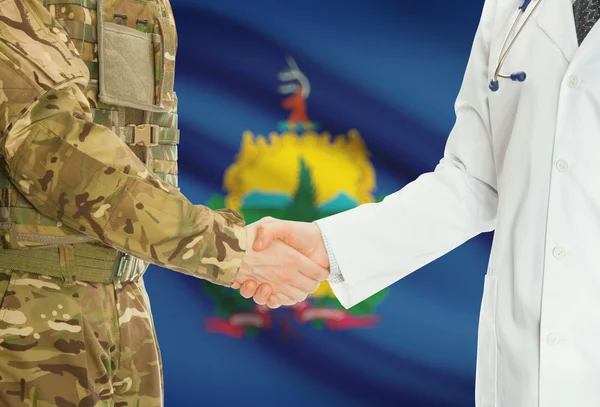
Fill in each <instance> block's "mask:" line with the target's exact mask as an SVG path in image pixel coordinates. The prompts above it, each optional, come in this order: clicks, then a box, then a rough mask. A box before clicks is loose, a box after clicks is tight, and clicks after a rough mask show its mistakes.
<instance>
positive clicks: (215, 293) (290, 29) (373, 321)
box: [144, 0, 490, 407]
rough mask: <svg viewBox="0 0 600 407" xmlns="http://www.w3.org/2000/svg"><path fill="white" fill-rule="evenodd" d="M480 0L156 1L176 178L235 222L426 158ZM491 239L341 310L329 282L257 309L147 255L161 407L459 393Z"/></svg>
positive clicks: (348, 193) (363, 193) (422, 166)
mask: <svg viewBox="0 0 600 407" xmlns="http://www.w3.org/2000/svg"><path fill="white" fill-rule="evenodd" d="M482 5H483V2H482V0H467V1H466V3H461V7H460V8H456V4H455V3H453V2H446V1H443V0H432V1H430V2H400V1H398V2H394V1H387V0H353V1H340V0H330V1H329V0H328V1H323V0H303V1H291V0H290V1H283V0H258V1H239V0H238V1H236V0H172V7H173V11H174V13H175V18H176V24H177V31H178V36H179V38H178V44H179V49H178V54H177V61H176V84H175V90H176V92H177V94H178V97H179V106H178V113H179V126H180V128H181V144H180V148H179V152H178V155H179V172H180V177H179V180H180V187H181V191H182V192H183V193H184V194H185V195H186V196H187V197H188V199H190V201H192V202H193V203H195V204H199V205H206V206H209V207H211V208H213V209H218V208H224V207H228V208H233V209H236V210H238V211H239V212H240V213H242V214H243V216H244V218H245V219H246V221H247V222H248V223H250V222H254V221H256V220H258V219H260V218H262V217H264V216H273V217H276V218H282V219H291V220H299V221H308V222H309V221H313V220H316V219H319V218H321V217H325V216H329V215H331V214H335V213H339V212H342V211H345V210H348V209H351V208H354V207H356V206H358V205H361V204H365V203H372V202H378V201H380V200H381V199H383V198H384V197H385V196H386V195H388V194H391V193H393V192H395V191H396V190H398V189H400V188H402V187H403V186H404V185H406V184H407V183H409V182H411V181H412V180H414V179H415V178H416V177H417V176H419V175H420V174H421V173H423V172H426V171H431V170H432V169H433V168H434V167H435V165H436V164H437V162H438V161H439V159H440V158H441V157H442V154H443V150H444V144H445V140H446V138H447V136H448V133H449V131H450V130H451V128H452V124H453V121H454V112H453V104H454V100H455V98H456V95H457V92H458V89H459V86H460V83H461V80H462V77H463V74H464V69H465V66H466V63H467V59H468V56H469V51H470V47H471V42H472V39H473V35H474V32H475V28H476V26H477V23H478V19H479V14H480V12H481V8H482ZM390 227H394V225H390ZM403 233H406V231H403ZM489 243H490V242H489V236H483V237H480V238H478V239H475V240H473V241H471V242H469V243H467V244H466V245H465V246H463V247H461V248H459V249H457V250H456V251H454V252H452V253H450V254H448V255H447V256H444V257H443V258H441V259H439V260H437V261H435V262H433V263H432V264H430V265H427V266H426V267H424V268H423V269H422V270H419V271H417V272H415V273H413V274H412V275H410V276H408V277H406V278H405V279H403V280H401V281H399V282H398V283H396V284H394V285H392V286H391V287H388V288H386V289H385V290H383V291H381V292H380V293H377V294H376V295H374V296H372V297H371V298H369V299H367V300H366V301H364V302H363V303H361V304H358V305H357V306H355V307H353V308H351V309H350V310H346V309H344V308H343V307H341V305H340V304H339V302H338V301H337V299H336V298H335V297H334V295H333V293H332V291H331V288H330V287H329V285H328V284H327V283H323V284H322V285H321V286H320V287H319V289H318V290H317V291H316V292H315V293H314V294H313V295H311V296H310V297H309V298H308V299H307V300H306V301H305V302H303V303H301V304H298V305H297V306H294V307H288V308H281V309H278V310H274V311H273V310H270V309H268V308H265V307H260V306H256V304H254V303H253V302H252V301H249V300H246V299H244V298H242V297H241V296H240V295H239V293H237V292H236V291H234V290H231V289H229V288H226V287H221V286H216V285H211V284H209V283H206V282H204V281H201V280H198V279H194V278H191V277H187V276H184V275H182V274H179V273H176V272H173V271H169V270H164V269H160V268H158V267H151V269H150V270H149V271H148V272H147V273H146V275H145V277H144V279H145V282H146V287H147V289H148V292H149V294H150V300H151V304H152V311H153V314H154V320H155V324H156V328H157V335H158V340H159V343H160V346H161V352H162V359H163V364H164V376H165V405H166V407H187V406H194V407H195V406H272V405H282V406H286V407H295V406H307V405H308V406H343V407H354V406H368V407H370V406H398V407H404V406H406V407H421V406H436V407H438V406H441V407H447V406H457V407H458V406H460V407H469V406H474V377H475V376H474V375H475V355H476V338H477V337H476V335H477V321H478V314H479V306H480V300H481V294H482V287H483V276H484V274H485V270H486V265H487V260H488V254H489ZM357 250H360V247H357ZM399 250H401V248H399ZM365 255H368V254H365ZM364 272H365V274H368V273H369V270H364Z"/></svg>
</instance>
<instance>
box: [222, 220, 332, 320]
mask: <svg viewBox="0 0 600 407" xmlns="http://www.w3.org/2000/svg"><path fill="white" fill-rule="evenodd" d="M246 234H247V241H248V247H247V249H246V255H245V256H244V261H243V264H242V267H241V268H240V270H239V272H238V275H237V278H236V281H235V282H234V284H233V286H232V288H234V289H239V290H240V293H241V295H242V296H243V297H245V298H252V297H253V298H254V301H255V302H256V303H257V304H261V305H267V306H268V307H270V308H278V307H280V306H281V305H294V304H296V303H298V302H302V301H304V300H305V299H306V297H307V296H308V294H310V293H312V292H314V291H315V290H316V289H317V288H318V287H319V285H320V284H321V282H322V281H324V280H327V278H328V277H329V258H328V256H327V252H326V250H325V245H324V243H323V239H322V237H321V232H320V230H319V227H318V226H317V225H315V224H314V223H305V222H292V221H286V220H278V219H273V218H268V217H267V218H263V219H261V220H260V221H258V222H255V223H252V224H250V225H248V226H246Z"/></svg>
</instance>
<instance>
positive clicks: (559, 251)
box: [552, 247, 567, 260]
mask: <svg viewBox="0 0 600 407" xmlns="http://www.w3.org/2000/svg"><path fill="white" fill-rule="evenodd" d="M552 254H553V255H554V257H556V258H557V259H558V260H562V259H564V258H565V256H566V255H567V252H566V250H565V249H563V248H562V247H555V248H554V250H553V251H552Z"/></svg>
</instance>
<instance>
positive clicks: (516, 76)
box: [510, 72, 527, 82]
mask: <svg viewBox="0 0 600 407" xmlns="http://www.w3.org/2000/svg"><path fill="white" fill-rule="evenodd" d="M510 79H511V80H513V81H515V82H525V79H527V75H526V74H525V72H515V73H513V74H511V75H510Z"/></svg>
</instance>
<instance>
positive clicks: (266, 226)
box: [233, 217, 329, 308]
mask: <svg viewBox="0 0 600 407" xmlns="http://www.w3.org/2000/svg"><path fill="white" fill-rule="evenodd" d="M249 227H256V228H257V233H256V237H255V239H254V244H253V246H252V249H253V250H255V251H257V252H266V251H267V250H269V249H270V248H271V247H274V246H278V245H279V244H281V242H283V243H285V244H286V245H289V246H290V247H292V248H294V249H295V250H297V251H298V252H300V253H301V254H302V255H304V256H306V257H307V258H308V259H310V260H311V261H313V262H314V263H316V264H317V265H318V266H320V267H322V268H323V269H326V272H327V277H328V276H329V271H328V269H329V258H328V256H327V251H326V250H325V245H324V243H323V239H322V237H321V232H320V230H319V227H318V226H317V225H316V224H314V223H306V222H292V221H287V220H279V219H274V218H271V217H267V218H263V219H261V220H260V221H258V222H255V223H253V224H252V225H250V226H249ZM278 240H280V241H278ZM248 242H252V240H251V237H250V236H248ZM327 277H325V278H323V279H322V280H326V279H327ZM233 288H240V293H241V295H242V296H243V297H245V298H252V297H254V301H255V302H256V303H257V304H267V305H268V306H269V307H270V308H278V307H279V306H281V305H291V304H288V303H289V301H288V299H287V298H285V297H282V296H281V295H279V294H278V292H277V290H276V289H275V288H274V287H273V286H272V285H270V284H269V283H268V282H262V281H258V280H254V279H252V278H249V279H247V280H245V281H244V282H243V283H242V284H234V286H233Z"/></svg>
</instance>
